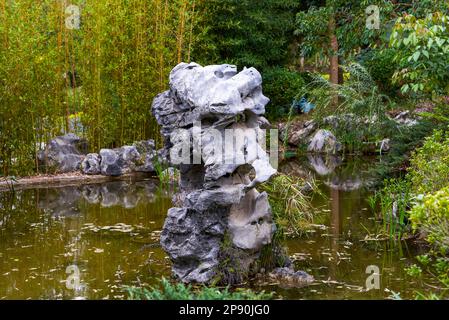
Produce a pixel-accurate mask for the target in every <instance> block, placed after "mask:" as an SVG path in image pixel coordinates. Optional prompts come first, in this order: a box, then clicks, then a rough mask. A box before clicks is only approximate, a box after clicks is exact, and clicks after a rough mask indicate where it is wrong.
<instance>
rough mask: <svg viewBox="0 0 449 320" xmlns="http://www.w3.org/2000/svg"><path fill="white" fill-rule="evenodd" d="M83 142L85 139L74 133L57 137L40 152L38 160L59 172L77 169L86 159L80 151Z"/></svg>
mask: <svg viewBox="0 0 449 320" xmlns="http://www.w3.org/2000/svg"><path fill="white" fill-rule="evenodd" d="M83 143H85V141H83V140H82V139H80V138H79V137H78V136H76V135H75V134H73V133H69V134H66V135H64V136H59V137H56V138H54V139H53V140H51V141H50V142H49V143H48V144H47V145H46V147H45V150H42V151H40V152H39V153H38V155H37V157H38V160H39V162H40V164H41V165H45V166H47V167H48V168H49V169H51V170H55V171H58V172H63V173H64V172H71V171H77V170H78V169H79V168H80V165H81V161H83V159H84V155H83V154H82V153H81V151H80V149H81V148H80V147H82V144H83Z"/></svg>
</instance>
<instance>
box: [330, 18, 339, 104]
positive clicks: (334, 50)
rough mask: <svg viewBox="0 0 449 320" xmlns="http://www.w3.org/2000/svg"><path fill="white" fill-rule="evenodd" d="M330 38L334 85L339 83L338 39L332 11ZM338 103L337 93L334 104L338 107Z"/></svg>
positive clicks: (332, 81) (331, 76)
mask: <svg viewBox="0 0 449 320" xmlns="http://www.w3.org/2000/svg"><path fill="white" fill-rule="evenodd" d="M328 30H329V40H330V53H329V61H330V69H329V79H330V82H331V83H332V84H334V85H338V40H337V36H336V34H335V31H336V22H335V14H334V12H332V14H331V16H330V18H329V27H328ZM337 105H338V95H337V94H335V95H334V97H333V98H332V106H333V107H336V106H337Z"/></svg>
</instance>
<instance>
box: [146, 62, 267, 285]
mask: <svg viewBox="0 0 449 320" xmlns="http://www.w3.org/2000/svg"><path fill="white" fill-rule="evenodd" d="M268 101H269V99H268V98H267V97H265V96H264V95H263V94H262V77H261V75H260V73H259V72H258V71H257V70H256V69H254V68H249V69H246V68H245V69H244V70H242V71H241V72H237V68H236V67H235V66H232V65H213V66H206V67H202V66H200V65H198V64H196V63H189V64H187V63H181V64H179V65H177V66H176V67H175V68H174V69H173V70H172V71H171V73H170V89H169V90H168V91H166V92H163V93H161V94H159V95H158V96H157V97H156V98H155V99H154V101H153V105H152V113H153V115H154V116H155V118H156V119H157V121H158V123H159V124H160V126H161V134H162V136H163V138H164V146H165V148H164V150H161V151H160V152H159V153H160V154H164V155H165V156H166V157H167V158H168V161H169V162H170V165H172V166H174V167H176V168H177V169H179V173H180V181H179V189H180V190H179V192H178V193H177V194H176V195H175V196H174V197H173V200H174V203H175V205H176V206H177V207H174V208H171V209H170V210H169V211H168V216H167V219H166V221H165V224H164V227H163V231H162V234H161V244H162V247H163V248H164V250H165V251H166V252H167V253H168V255H169V256H170V259H171V261H172V262H173V273H174V274H175V276H177V277H178V278H179V279H181V280H182V281H184V282H202V283H204V282H210V281H211V280H212V279H213V278H214V277H215V276H217V273H218V272H219V269H220V265H221V264H222V262H223V261H222V260H223V258H222V257H224V256H225V255H226V254H225V253H224V251H225V250H226V252H228V251H229V252H239V257H240V256H242V257H243V256H245V258H242V259H240V260H241V261H240V262H242V263H241V265H244V266H245V268H248V266H249V265H250V264H251V263H253V262H254V261H255V260H256V259H257V258H258V256H259V253H260V251H261V249H262V248H263V247H264V246H265V245H267V244H269V243H270V242H271V240H272V237H273V233H274V231H275V229H276V228H275V225H274V223H273V219H272V215H271V209H270V206H269V204H268V199H267V194H266V193H259V192H257V190H256V189H255V187H256V186H257V185H258V184H259V183H261V182H264V181H267V180H268V179H269V178H270V177H271V176H272V175H273V174H274V173H276V170H275V169H274V168H273V167H272V166H271V164H270V162H269V157H268V155H267V153H266V152H265V150H264V148H263V147H262V144H261V141H262V140H263V139H265V137H264V135H263V132H262V131H261V127H264V128H266V127H268V126H269V123H268V121H267V120H266V119H265V118H263V117H262V115H263V114H264V113H265V105H266V104H267V103H268ZM198 123H200V125H198ZM180 129H184V130H180ZM226 129H232V130H234V131H232V132H233V136H232V137H231V139H228V138H227V136H226V134H227V133H226V132H227V131H226ZM237 141H238V142H237ZM185 151H187V153H188V154H187V156H180V154H181V155H182V154H184V152H185ZM195 154H196V155H199V157H197V159H196V162H194V161H193V160H194V158H195ZM180 158H181V160H183V161H179V160H180ZM225 239H229V240H230V241H229V242H230V243H228V242H227V241H225ZM225 243H227V246H231V247H232V250H227V249H230V248H227V249H226V248H224V247H223V246H224V244H225ZM243 260H245V261H243ZM236 278H238V277H236Z"/></svg>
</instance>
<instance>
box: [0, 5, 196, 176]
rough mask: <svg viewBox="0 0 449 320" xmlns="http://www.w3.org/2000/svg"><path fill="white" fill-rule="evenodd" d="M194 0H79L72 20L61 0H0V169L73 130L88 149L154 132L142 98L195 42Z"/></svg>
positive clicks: (17, 170) (30, 165)
mask: <svg viewBox="0 0 449 320" xmlns="http://www.w3.org/2000/svg"><path fill="white" fill-rule="evenodd" d="M202 2H203V0H176V1H163V0H151V1H142V0H132V1H121V0H111V1H106V2H105V1H84V0H74V1H71V2H70V4H72V5H78V6H79V8H80V19H81V24H80V28H79V29H70V28H67V27H66V23H65V22H66V19H68V18H69V14H65V9H66V7H67V5H68V3H67V1H54V0H42V1H32V0H20V1H3V2H2V4H0V8H2V9H1V11H0V166H1V169H0V175H10V174H15V175H26V174H31V173H33V172H35V170H37V161H36V153H37V151H38V149H39V148H40V147H41V146H42V143H44V142H47V141H48V140H50V139H51V138H53V137H54V136H56V135H58V134H62V133H64V132H69V131H73V130H72V126H71V122H72V120H71V117H72V116H73V115H78V114H79V115H82V116H80V117H79V119H77V120H78V122H80V123H78V127H79V128H82V129H81V130H80V132H79V133H81V134H82V135H83V136H84V137H85V138H87V139H88V140H89V143H90V148H91V150H92V151H96V152H97V151H98V150H99V149H100V148H102V147H115V146H118V145H123V144H126V143H132V142H133V141H136V140H141V139H148V138H151V137H152V138H156V139H158V137H159V132H158V131H159V130H158V127H157V124H156V121H155V120H154V118H153V117H152V116H151V114H150V108H149V107H148V105H149V103H150V102H151V100H152V99H153V97H154V96H155V95H156V94H157V93H159V92H161V91H163V90H165V89H166V88H167V79H168V73H169V71H170V70H171V68H173V66H174V65H176V64H177V63H178V62H181V60H187V61H188V60H189V59H190V54H191V52H193V51H194V50H193V47H195V45H194V44H195V41H196V39H197V38H196V37H195V36H194V33H195V32H196V28H195V26H196V24H197V22H199V19H196V18H197V16H198V14H197V12H198V11H197V10H196V9H195V6H198V5H199V4H201V3H202Z"/></svg>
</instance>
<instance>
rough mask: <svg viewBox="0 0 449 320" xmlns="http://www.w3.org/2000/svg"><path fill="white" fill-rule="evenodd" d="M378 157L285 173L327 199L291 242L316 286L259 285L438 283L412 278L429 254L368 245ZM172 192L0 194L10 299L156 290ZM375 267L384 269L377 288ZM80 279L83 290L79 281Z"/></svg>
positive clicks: (357, 290) (131, 188) (298, 292)
mask: <svg viewBox="0 0 449 320" xmlns="http://www.w3.org/2000/svg"><path fill="white" fill-rule="evenodd" d="M373 161H374V162H375V161H377V160H376V159H371V160H369V161H367V160H366V159H359V160H349V161H348V160H346V161H341V160H339V159H330V160H329V159H320V158H309V159H302V160H295V161H289V162H288V163H287V164H285V165H283V167H282V168H281V171H284V172H286V173H288V174H290V175H300V176H310V177H311V176H314V177H316V178H317V180H318V182H319V183H320V185H321V188H322V191H323V193H324V194H325V195H326V197H322V196H317V197H314V206H315V208H316V210H317V212H318V213H317V218H316V221H315V223H316V224H317V227H316V228H315V229H313V232H308V233H306V234H305V235H304V236H302V237H300V238H297V239H291V240H285V241H284V244H285V246H286V248H287V251H288V253H289V255H290V256H291V257H292V259H293V260H294V261H295V264H296V266H297V267H298V268H299V269H301V270H305V271H307V272H309V273H310V274H312V275H313V276H314V277H315V279H316V282H315V283H314V284H313V285H311V286H308V287H303V288H287V287H282V286H279V285H277V284H269V283H265V284H261V283H259V284H252V286H253V287H255V289H258V290H262V289H263V290H265V291H268V292H272V291H274V292H275V297H277V298H289V299H379V298H388V297H389V296H390V295H391V292H389V291H388V290H391V291H394V292H397V293H400V296H401V297H402V298H414V296H415V291H417V290H418V291H420V292H427V291H428V290H430V289H431V287H430V286H431V285H432V284H433V283H432V279H428V278H425V277H424V278H422V279H420V280H415V279H412V278H410V277H408V276H407V275H406V274H405V272H404V267H405V266H407V265H409V264H411V263H414V262H415V261H414V259H413V256H414V255H415V254H416V253H417V252H418V251H419V250H420V248H418V247H416V246H414V245H412V244H407V243H405V242H404V243H402V244H401V245H391V244H389V243H388V242H387V241H363V240H364V238H365V236H366V235H367V234H368V232H369V233H374V232H375V231H376V228H378V227H377V226H378V224H379V223H376V221H375V219H374V214H373V213H372V212H371V210H370V209H369V208H368V204H367V201H366V198H367V197H368V196H369V192H368V191H366V188H364V185H365V184H367V183H369V182H370V179H369V175H368V174H367V169H368V168H369V167H371V166H372V165H371V164H372V163H373ZM170 206H171V196H170V195H169V194H168V192H167V191H164V190H163V188H160V187H158V184H157V181H154V180H146V181H138V182H136V181H120V182H110V183H105V184H100V185H95V184H93V185H85V186H72V187H60V188H44V189H42V188H41V189H31V190H23V191H15V192H3V193H0V299H74V298H75V299H82V298H86V299H124V298H126V297H127V295H126V293H124V291H123V286H132V285H154V284H157V281H158V279H159V278H160V277H161V276H165V277H169V276H170V263H169V260H168V258H167V257H166V255H165V253H164V252H163V250H162V249H161V247H160V246H159V244H158V236H159V232H160V230H161V229H162V226H163V222H164V219H165V214H166V212H167V209H168V208H170ZM368 266H376V267H378V268H379V271H380V273H381V276H380V288H379V289H372V290H369V291H367V290H366V289H365V282H366V279H367V277H368V276H369V274H367V273H366V269H367V267H368ZM77 274H79V278H80V282H79V284H78V283H77V282H76V281H75V280H74V279H75V277H74V276H75V275H77Z"/></svg>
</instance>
